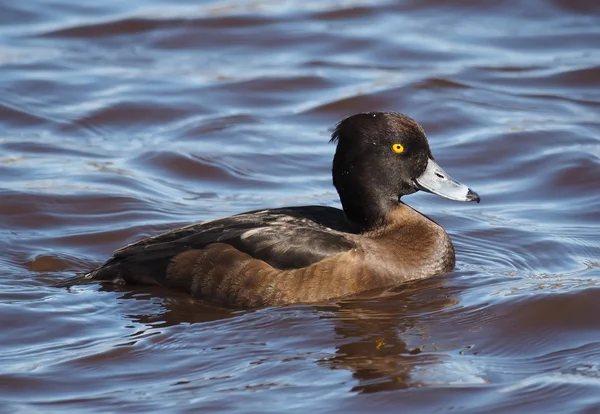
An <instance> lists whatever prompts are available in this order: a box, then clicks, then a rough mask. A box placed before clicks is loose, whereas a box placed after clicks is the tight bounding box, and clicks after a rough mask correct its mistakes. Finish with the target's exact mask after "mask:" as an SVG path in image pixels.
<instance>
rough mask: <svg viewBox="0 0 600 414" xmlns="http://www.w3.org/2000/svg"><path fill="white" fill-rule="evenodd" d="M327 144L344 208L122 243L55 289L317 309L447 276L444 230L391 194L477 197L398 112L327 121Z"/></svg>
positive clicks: (275, 214) (236, 219)
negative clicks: (105, 288)
mask: <svg viewBox="0 0 600 414" xmlns="http://www.w3.org/2000/svg"><path fill="white" fill-rule="evenodd" d="M332 141H334V142H337V145H338V146H337V150H336V155H335V157H334V162H333V171H332V172H333V179H334V185H335V186H336V188H337V190H338V193H339V194H340V199H341V201H342V205H343V207H344V211H343V212H342V211H341V210H338V209H335V208H331V207H321V206H307V207H289V208H281V209H272V210H262V211H255V212H249V213H244V214H240V215H237V216H232V217H227V218H223V219H219V220H214V221H209V222H205V223H200V224H194V225H191V226H187V227H183V228H181V229H176V230H174V231H171V232H167V233H163V234H161V235H158V236H155V237H150V238H147V239H143V240H141V241H139V242H137V243H133V244H131V245H128V246H125V247H124V248H122V249H119V250H117V251H116V252H115V254H114V256H113V257H112V258H111V259H110V260H108V261H107V262H106V263H105V264H103V265H102V266H100V267H98V268H97V269H94V270H92V271H91V272H89V273H86V274H84V275H81V276H76V277H74V278H71V279H67V280H65V281H62V282H59V283H58V284H57V286H72V285H77V284H88V283H119V284H123V283H131V284H152V285H160V286H167V287H173V288H177V289H181V290H185V291H188V292H190V293H191V294H193V295H195V296H198V297H201V298H206V299H209V300H212V301H214V302H218V303H221V304H226V305H233V306H239V307H258V306H268V305H282V304H290V303H307V302H322V301H326V300H328V299H332V298H339V297H344V296H349V295H353V294H357V293H359V292H363V291H367V290H371V289H378V288H384V287H388V286H393V285H397V284H400V283H402V282H405V281H408V280H415V279H422V278H426V277H431V276H435V275H440V274H443V273H446V272H449V271H451V270H452V269H453V268H454V261H455V258H454V248H453V246H452V243H451V241H450V239H449V237H448V235H447V234H446V232H445V231H444V229H442V228H441V227H440V226H439V225H438V224H436V223H435V222H433V221H431V220H430V219H428V218H427V217H425V216H423V215H422V214H420V213H418V212H417V211H415V210H413V209H412V208H410V207H408V206H406V205H405V204H403V203H402V202H401V201H400V200H399V198H400V197H401V196H403V195H406V194H410V193H413V192H415V191H417V190H419V189H422V190H426V191H430V192H435V193H438V194H440V195H442V196H445V197H448V198H452V199H456V200H461V201H479V197H478V196H477V194H475V193H474V192H472V191H471V190H469V189H468V188H467V187H464V186H462V185H460V184H458V183H456V182H455V181H453V180H452V179H451V178H450V177H449V176H447V174H445V173H444V171H443V170H441V168H439V166H437V164H435V162H434V161H433V157H432V155H431V151H430V150H429V145H428V144H427V140H426V138H425V135H424V132H423V130H422V128H421V127H420V126H419V125H418V124H417V123H416V122H415V121H413V120H412V119H411V118H409V117H407V116H405V115H401V114H397V113H379V112H374V113H368V114H358V115H354V116H352V117H349V118H346V119H345V120H344V121H342V122H340V124H338V127H337V128H336V130H335V132H334V134H333V138H332Z"/></svg>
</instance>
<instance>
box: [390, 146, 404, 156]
mask: <svg viewBox="0 0 600 414" xmlns="http://www.w3.org/2000/svg"><path fill="white" fill-rule="evenodd" d="M392 150H393V151H394V152H395V153H397V154H400V153H401V152H404V146H403V145H402V144H394V145H392Z"/></svg>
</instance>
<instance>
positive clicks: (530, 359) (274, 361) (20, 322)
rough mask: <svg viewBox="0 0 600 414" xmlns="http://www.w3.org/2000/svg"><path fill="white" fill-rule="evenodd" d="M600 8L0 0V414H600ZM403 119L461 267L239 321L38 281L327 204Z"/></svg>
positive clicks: (235, 315)
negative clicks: (278, 209) (340, 148)
mask: <svg viewBox="0 0 600 414" xmlns="http://www.w3.org/2000/svg"><path fill="white" fill-rule="evenodd" d="M599 45H600V3H599V2H597V1H593V0H589V1H584V0H580V1H575V0H532V1H529V0H527V1H525V0H521V1H503V2H476V1H469V0H461V1H447V0H427V1H416V0H411V1H409V0H404V1H387V0H370V1H369V0H329V1H325V0H311V1H307V0H304V1H295V2H294V1H281V0H277V1H275V0H254V1H244V0H239V1H226V0H213V1H203V2H195V1H180V2H178V3H177V4H174V3H173V2H170V1H167V0H138V1H129V2H125V1H119V0H105V1H102V2H85V1H79V2H74V1H68V0H28V1H16V0H12V1H11V0H0V74H1V76H0V177H1V185H0V186H1V189H0V197H1V198H0V200H1V203H0V236H1V238H0V245H1V247H2V255H1V256H0V262H1V265H2V278H1V281H0V321H1V325H0V326H1V327H2V333H1V336H0V338H1V339H0V401H1V404H0V411H2V412H23V413H25V412H27V413H30V412H61V413H62V412H67V411H71V412H83V411H89V412H107V411H121V412H125V411H130V412H140V411H153V412H175V411H177V412H197V411H201V410H204V411H223V412H225V411H227V412H236V413H242V412H244V413H245V412H256V413H265V412H273V413H282V412H285V413H306V412H311V411H312V412H344V413H347V412H381V413H383V412H419V413H423V412H449V411H455V412H460V413H478V412H487V413H496V412H523V413H529V412H560V413H566V412H580V413H598V412H600V287H599V284H600V283H599V282H600V191H599V190H600V139H599V137H600V47H599ZM367 110H396V111H401V112H405V113H407V114H409V115H411V116H412V117H414V118H415V119H417V120H418V121H420V122H421V123H422V124H423V125H424V127H425V129H426V131H427V132H428V135H429V138H430V142H431V146H432V149H433V152H434V154H435V155H436V157H437V159H438V161H439V163H440V164H441V165H442V166H444V167H445V168H446V170H447V171H449V173H450V174H451V175H453V176H454V177H455V178H457V179H459V180H460V181H462V182H464V183H466V184H468V185H469V186H471V187H472V188H473V189H475V190H476V191H478V192H479V194H480V195H481V196H482V200H483V201H482V203H481V204H479V205H470V204H469V205H466V204H460V203H454V202H452V201H448V200H443V199H441V198H438V197H435V196H432V195H428V194H417V195H414V196H410V197H407V198H406V199H405V201H406V202H407V203H408V204H410V205H412V206H413V207H415V208H417V209H418V210H420V211H422V212H424V213H426V214H428V215H430V216H431V217H432V218H433V219H435V220H437V221H438V222H439V223H441V224H442V225H443V226H444V227H445V228H446V229H447V230H448V232H449V234H450V236H451V237H452V239H453V241H454V244H455V247H456V251H457V267H456V271H455V272H453V273H451V274H449V275H446V276H443V277H439V278H435V279H431V280H427V281H422V282H419V283H414V284H410V285H408V286H402V287H399V288H398V289H397V294H396V295H393V296H390V297H386V298H382V299H378V300H373V299H370V300H366V299H364V300H354V301H342V302H340V303H332V304H330V305H329V306H293V307H282V308H271V309H263V310H259V311H254V312H243V311H235V312H232V311H229V310H226V309H220V308H216V307H212V306H210V305H209V304H206V303H203V302H201V301H198V300H194V299H191V298H190V297H188V296H186V295H184V294H180V293H177V292H172V291H159V290H156V289H151V288H144V287H139V288H137V287H131V288H123V289H119V290H114V289H109V288H101V287H99V286H86V287H78V288H75V289H73V290H72V291H71V292H69V291H67V290H65V289H55V288H52V287H50V284H51V283H52V282H54V281H57V280H59V279H61V278H64V277H67V276H70V275H72V274H73V273H74V272H77V271H82V270H85V269H88V268H90V267H92V266H94V265H96V264H99V263H101V262H102V261H103V260H104V259H106V258H107V257H108V256H109V255H110V253H111V251H112V250H113V249H116V248H118V247H120V246H122V245H124V244H125V243H129V242H132V241H134V240H137V239H139V238H141V237H144V236H148V235H151V234H155V233H157V232H159V231H161V230H164V229H168V228H171V227H174V226H177V225H180V224H184V223H188V222H194V221H202V220H207V219H213V218H217V217H221V216H226V215H230V214H234V213H239V212H243V211H246V210H250V209H256V208H263V207H275V206H284V205H303V204H324V205H332V206H338V205H339V204H338V199H337V194H336V193H335V191H334V190H333V187H332V186H331V177H330V162H331V157H332V154H333V150H334V148H333V146H332V145H330V144H328V143H327V141H328V135H329V134H330V132H331V127H332V126H333V125H334V124H335V122H337V121H338V120H339V119H340V118H342V117H344V116H347V115H350V114H353V113H356V112H360V111H367Z"/></svg>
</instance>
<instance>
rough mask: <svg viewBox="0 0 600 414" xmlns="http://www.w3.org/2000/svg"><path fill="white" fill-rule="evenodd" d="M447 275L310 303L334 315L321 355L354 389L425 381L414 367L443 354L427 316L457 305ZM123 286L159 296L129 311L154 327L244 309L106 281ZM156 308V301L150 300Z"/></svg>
mask: <svg viewBox="0 0 600 414" xmlns="http://www.w3.org/2000/svg"><path fill="white" fill-rule="evenodd" d="M447 280H448V279H447V278H435V279H432V280H426V281H420V282H414V283H410V284H404V285H402V286H400V287H398V288H395V289H392V290H388V291H386V292H376V294H371V295H363V297H361V298H356V299H352V300H346V301H343V302H340V303H337V304H332V305H323V306H306V308H307V309H310V311H311V312H314V311H315V309H316V312H317V313H318V314H319V317H325V318H329V319H330V320H332V321H333V325H334V331H335V332H334V333H335V337H336V341H337V342H338V343H339V345H337V349H336V351H335V354H334V355H332V356H331V357H328V358H323V359H321V360H319V361H318V363H319V364H320V365H322V366H326V367H328V368H331V369H347V370H350V371H351V372H352V375H353V377H354V378H355V379H356V380H357V381H358V384H357V385H355V386H354V388H353V391H354V392H378V391H384V390H391V389H402V388H408V387H415V386H423V385H426V383H424V382H423V381H422V379H420V376H419V375H413V374H414V373H413V371H414V370H415V369H417V370H422V369H423V368H424V367H425V366H427V365H428V364H439V363H440V362H441V359H443V358H444V357H443V356H440V355H439V354H435V353H430V352H423V351H431V350H432V349H433V346H434V344H432V343H431V342H430V341H429V342H428V339H431V338H430V335H429V333H428V332H426V328H425V329H424V328H423V326H426V324H423V323H422V322H423V320H426V319H428V318H430V317H431V316H432V315H434V314H436V313H437V312H439V311H440V310H442V309H444V308H447V307H449V306H451V305H454V304H456V303H457V302H458V300H457V299H456V293H457V291H458V288H457V287H449V286H447ZM102 289H103V290H106V291H112V292H115V291H117V292H118V291H122V292H123V294H122V296H121V297H120V298H121V299H128V300H146V301H148V300H149V298H152V299H153V300H156V301H158V302H159V303H160V304H161V306H160V309H161V310H160V311H159V312H157V313H153V314H139V315H128V318H130V319H131V320H132V321H133V322H136V323H142V324H146V325H148V326H151V327H153V328H157V327H167V326H172V325H179V324H182V323H187V324H192V323H202V322H209V321H216V320H221V319H227V318H232V317H235V316H237V315H239V314H240V313H244V311H235V310H231V309H226V308H219V307H215V306H213V305H210V304H208V303H204V302H202V301H199V300H197V299H193V298H191V297H190V296H189V295H187V294H185V293H181V294H180V293H178V292H173V291H169V292H165V291H164V290H163V289H161V288H156V289H149V288H148V287H139V288H133V287H132V286H128V287H126V288H119V287H115V286H109V287H103V288H102ZM151 308H152V309H154V310H156V308H157V307H156V306H152V307H151ZM307 329H310V327H307Z"/></svg>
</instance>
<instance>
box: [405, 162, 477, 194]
mask: <svg viewBox="0 0 600 414" xmlns="http://www.w3.org/2000/svg"><path fill="white" fill-rule="evenodd" d="M414 182H415V184H416V186H417V187H418V188H419V189H420V190H424V191H427V192H429V193H433V194H437V195H439V196H442V197H445V198H449V199H450V200H456V201H476V202H478V203H479V201H480V198H479V196H478V195H477V193H476V192H475V191H473V190H471V189H470V188H469V187H467V186H466V185H463V184H461V183H459V182H457V181H454V180H453V179H452V177H450V176H449V175H448V174H447V173H446V171H444V170H443V169H442V167H440V166H439V165H437V163H436V162H435V161H434V160H432V159H429V160H428V162H427V168H425V172H424V173H423V174H421V175H420V176H418V177H417V178H415V179H414Z"/></svg>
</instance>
